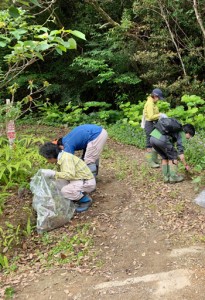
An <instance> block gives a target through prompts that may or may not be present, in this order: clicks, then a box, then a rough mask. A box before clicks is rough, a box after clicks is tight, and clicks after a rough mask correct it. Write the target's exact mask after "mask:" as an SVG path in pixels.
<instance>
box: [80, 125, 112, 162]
mask: <svg viewBox="0 0 205 300" xmlns="http://www.w3.org/2000/svg"><path fill="white" fill-rule="evenodd" d="M107 138H108V134H107V131H106V130H105V129H104V128H103V130H102V132H101V133H100V135H99V136H98V137H97V138H96V139H95V140H93V141H91V142H90V143H88V145H87V148H86V152H85V156H84V161H85V163H86V164H87V165H89V164H92V163H95V162H96V160H97V159H99V156H100V153H101V152H102V150H103V147H104V145H105V143H106V141H107Z"/></svg>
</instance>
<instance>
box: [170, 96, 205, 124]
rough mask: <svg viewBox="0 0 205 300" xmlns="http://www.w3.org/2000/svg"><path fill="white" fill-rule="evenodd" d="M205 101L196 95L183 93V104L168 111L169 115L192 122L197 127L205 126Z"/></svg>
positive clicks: (184, 121)
mask: <svg viewBox="0 0 205 300" xmlns="http://www.w3.org/2000/svg"><path fill="white" fill-rule="evenodd" d="M204 103H205V101H204V100H203V99H202V98H201V97H199V96H196V95H190V96H189V95H183V96H182V98H181V105H179V106H177V107H176V108H174V109H172V110H170V111H169V112H168V116H169V117H175V118H178V119H179V120H180V121H181V122H183V123H184V124H185V123H192V124H193V125H195V126H196V128H197V129H202V128H205V120H204V112H205V105H204Z"/></svg>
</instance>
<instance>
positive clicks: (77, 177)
mask: <svg viewBox="0 0 205 300" xmlns="http://www.w3.org/2000/svg"><path fill="white" fill-rule="evenodd" d="M39 153H40V155H42V156H43V157H45V158H46V159H47V161H48V162H49V163H53V164H55V163H57V164H58V165H59V169H60V170H59V172H58V171H54V170H49V169H45V170H42V173H43V175H44V176H46V177H50V178H55V179H56V180H57V181H58V179H61V180H62V182H63V183H64V184H63V185H62V188H61V193H62V195H63V196H64V197H65V198H67V199H69V200H71V201H74V202H75V203H76V205H77V207H76V212H83V211H85V210H87V209H88V208H89V206H90V205H91V203H92V199H91V198H90V197H89V196H88V195H87V193H90V192H93V191H94V190H95V188H96V181H95V178H94V175H93V174H92V172H91V171H90V169H89V167H88V166H87V165H86V163H85V162H84V161H83V160H81V159H80V158H78V157H77V156H75V155H73V154H71V153H67V152H65V151H63V150H60V149H59V148H58V146H57V145H54V144H53V143H50V142H48V143H45V144H44V145H43V146H41V147H40V149H39Z"/></svg>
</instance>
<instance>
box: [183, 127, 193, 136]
mask: <svg viewBox="0 0 205 300" xmlns="http://www.w3.org/2000/svg"><path fill="white" fill-rule="evenodd" d="M183 131H184V132H185V136H186V139H190V138H191V137H193V136H194V135H195V128H194V126H193V125H192V124H185V125H183Z"/></svg>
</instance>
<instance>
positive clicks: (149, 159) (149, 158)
mask: <svg viewBox="0 0 205 300" xmlns="http://www.w3.org/2000/svg"><path fill="white" fill-rule="evenodd" d="M145 157H146V160H147V162H148V165H149V166H150V167H151V168H159V167H160V165H159V164H156V163H155V162H154V161H153V153H152V152H147V153H146V154H145Z"/></svg>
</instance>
